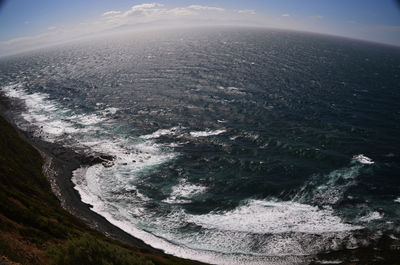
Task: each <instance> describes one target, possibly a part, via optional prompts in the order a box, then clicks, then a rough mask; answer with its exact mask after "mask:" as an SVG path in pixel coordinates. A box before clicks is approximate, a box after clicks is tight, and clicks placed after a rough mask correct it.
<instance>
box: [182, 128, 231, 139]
mask: <svg viewBox="0 0 400 265" xmlns="http://www.w3.org/2000/svg"><path fill="white" fill-rule="evenodd" d="M225 132H226V130H225V129H220V130H214V131H212V130H207V131H194V132H190V133H189V134H190V136H192V137H207V136H213V135H219V134H222V133H225Z"/></svg>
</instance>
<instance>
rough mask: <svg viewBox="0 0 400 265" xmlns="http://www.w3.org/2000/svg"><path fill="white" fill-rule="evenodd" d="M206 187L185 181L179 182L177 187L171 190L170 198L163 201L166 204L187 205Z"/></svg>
mask: <svg viewBox="0 0 400 265" xmlns="http://www.w3.org/2000/svg"><path fill="white" fill-rule="evenodd" d="M206 190H207V187H204V186H200V185H195V184H190V183H187V181H186V180H181V181H180V182H179V184H178V185H176V186H174V187H173V188H172V192H171V194H170V196H169V197H168V198H167V199H165V200H163V202H166V203H189V202H191V200H190V199H191V198H192V197H194V196H196V195H199V194H202V193H204V192H205V191H206Z"/></svg>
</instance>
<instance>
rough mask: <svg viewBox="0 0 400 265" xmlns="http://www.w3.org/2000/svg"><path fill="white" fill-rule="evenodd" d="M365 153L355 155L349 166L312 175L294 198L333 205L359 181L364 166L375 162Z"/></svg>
mask: <svg viewBox="0 0 400 265" xmlns="http://www.w3.org/2000/svg"><path fill="white" fill-rule="evenodd" d="M373 163H374V162H372V160H371V159H370V158H368V157H366V156H364V155H355V156H353V159H352V161H351V163H350V164H351V165H350V166H349V167H345V168H341V169H337V170H334V171H332V172H330V173H329V174H327V175H324V176H320V175H314V176H312V177H311V178H310V179H309V180H308V181H307V182H306V183H305V184H304V185H303V187H302V188H301V189H300V191H299V192H298V193H297V194H296V196H295V197H294V198H293V200H294V201H298V202H313V203H316V204H318V205H333V204H336V203H337V202H339V201H340V200H342V199H343V196H344V194H345V192H346V191H347V190H348V189H349V188H350V187H351V186H353V185H355V184H356V183H357V182H356V180H357V177H358V176H359V175H360V171H361V169H362V168H363V167H365V166H368V165H371V164H373Z"/></svg>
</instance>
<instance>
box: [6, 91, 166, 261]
mask: <svg viewBox="0 0 400 265" xmlns="http://www.w3.org/2000/svg"><path fill="white" fill-rule="evenodd" d="M11 105H12V104H11V102H10V101H9V100H8V99H7V98H6V97H4V96H2V95H0V115H1V116H2V117H3V118H5V119H6V120H7V121H8V122H9V123H10V124H11V125H12V126H13V127H14V128H15V129H16V131H17V132H18V134H19V135H20V136H21V137H22V138H23V139H25V140H26V141H27V142H28V143H29V144H30V145H32V146H33V147H34V148H35V149H37V150H38V151H39V153H40V154H41V156H42V158H43V161H44V164H43V174H44V175H45V176H46V178H47V180H48V181H49V183H50V186H51V190H52V192H53V194H54V195H55V196H56V197H57V199H58V200H59V201H60V204H61V206H62V208H64V209H65V210H66V211H68V212H70V213H71V214H72V215H74V216H76V217H77V218H79V219H80V220H82V221H83V222H84V223H85V224H86V225H87V226H88V227H90V228H92V229H95V230H97V231H99V232H100V233H102V234H104V235H105V236H107V237H109V238H111V239H114V240H117V241H120V242H122V243H125V244H128V245H131V246H134V247H139V248H145V249H146V250H148V251H150V252H151V253H159V254H163V253H165V252H164V251H163V250H161V249H156V248H154V247H152V246H150V245H148V244H146V243H144V242H143V241H142V240H141V239H138V238H136V237H134V236H132V235H131V234H129V233H127V232H125V231H123V230H122V229H121V228H119V227H117V226H115V225H113V224H111V223H110V222H109V221H108V220H107V219H106V218H105V217H103V216H101V215H100V214H98V213H96V212H94V211H92V210H91V209H90V208H91V205H89V204H86V203H84V202H82V201H81V197H80V195H79V192H78V191H77V190H75V189H74V184H73V182H72V172H73V171H74V170H75V169H77V168H79V167H80V166H83V165H93V164H97V163H94V162H93V160H94V159H95V158H94V157H85V156H83V155H81V154H78V153H76V152H75V151H73V150H71V149H68V148H66V147H63V146H61V145H59V144H56V143H49V142H45V141H43V140H41V139H39V138H36V137H34V136H33V135H31V134H30V133H29V132H27V131H23V130H21V129H20V128H18V127H17V125H16V124H15V120H14V119H13V117H12V114H11V111H10V109H11ZM91 161H92V162H91ZM90 162H91V163H90Z"/></svg>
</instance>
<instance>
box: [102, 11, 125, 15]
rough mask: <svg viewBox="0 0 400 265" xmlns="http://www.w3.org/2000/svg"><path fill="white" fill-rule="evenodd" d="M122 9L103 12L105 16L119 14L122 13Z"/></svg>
mask: <svg viewBox="0 0 400 265" xmlns="http://www.w3.org/2000/svg"><path fill="white" fill-rule="evenodd" d="M120 13H121V11H115V10H111V11H107V12H104V13H103V16H112V15H117V14H120Z"/></svg>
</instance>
